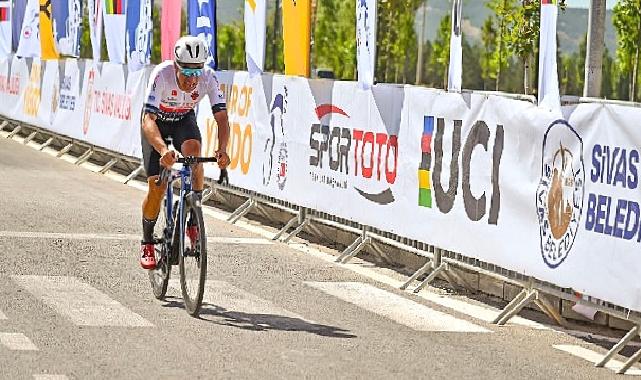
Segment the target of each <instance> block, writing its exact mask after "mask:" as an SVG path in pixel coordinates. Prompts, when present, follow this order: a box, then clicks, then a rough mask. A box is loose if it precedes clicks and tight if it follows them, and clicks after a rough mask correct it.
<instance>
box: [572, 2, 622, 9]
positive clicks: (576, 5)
mask: <svg viewBox="0 0 641 380" xmlns="http://www.w3.org/2000/svg"><path fill="white" fill-rule="evenodd" d="M590 1H591V0H566V4H567V5H568V7H572V8H589V7H590ZM617 2H618V0H606V2H605V7H606V8H607V9H612V7H613V6H614V4H616V3H617Z"/></svg>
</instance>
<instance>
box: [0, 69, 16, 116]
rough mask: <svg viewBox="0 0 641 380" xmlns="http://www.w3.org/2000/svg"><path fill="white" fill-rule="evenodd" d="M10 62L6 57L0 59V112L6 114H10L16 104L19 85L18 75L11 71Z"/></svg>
mask: <svg viewBox="0 0 641 380" xmlns="http://www.w3.org/2000/svg"><path fill="white" fill-rule="evenodd" d="M14 59H17V58H15V57H14ZM11 63H12V60H10V59H8V58H4V59H0V97H2V101H1V102H0V113H2V114H3V115H7V116H11V115H12V113H13V109H14V108H15V107H16V106H17V103H18V99H19V97H20V86H21V77H20V75H12V73H11ZM16 73H17V72H16Z"/></svg>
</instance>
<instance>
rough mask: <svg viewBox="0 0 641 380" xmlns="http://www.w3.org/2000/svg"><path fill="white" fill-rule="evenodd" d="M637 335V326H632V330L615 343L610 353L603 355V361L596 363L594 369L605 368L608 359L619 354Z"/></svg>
mask: <svg viewBox="0 0 641 380" xmlns="http://www.w3.org/2000/svg"><path fill="white" fill-rule="evenodd" d="M637 335H639V325H636V326H634V327H633V328H632V330H630V331H628V333H627V334H625V336H624V337H623V339H621V340H620V341H619V343H617V344H616V345H615V346H614V347H612V349H610V351H608V353H607V354H605V356H604V357H603V359H601V361H600V362H598V363H596V364H595V365H594V366H595V367H603V366H605V365H606V363H607V362H609V361H610V359H612V358H613V357H614V355H616V354H618V353H619V352H621V350H622V349H623V347H625V346H626V345H627V344H628V343H630V341H631V340H632V339H634V337H636V336H637Z"/></svg>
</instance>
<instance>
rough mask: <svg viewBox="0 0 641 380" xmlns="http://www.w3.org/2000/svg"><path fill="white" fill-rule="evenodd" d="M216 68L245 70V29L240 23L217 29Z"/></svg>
mask: <svg viewBox="0 0 641 380" xmlns="http://www.w3.org/2000/svg"><path fill="white" fill-rule="evenodd" d="M217 32H218V67H219V68H220V69H225V70H245V66H246V64H247V63H246V60H245V27H244V25H243V24H242V23H241V22H235V23H233V24H228V25H221V26H219V28H218V31H217Z"/></svg>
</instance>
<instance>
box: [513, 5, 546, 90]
mask: <svg viewBox="0 0 641 380" xmlns="http://www.w3.org/2000/svg"><path fill="white" fill-rule="evenodd" d="M540 21H541V11H540V2H539V1H538V0H522V4H521V6H520V7H517V8H516V10H515V11H514V12H512V13H510V14H508V16H507V23H508V25H509V26H510V32H509V34H508V35H507V38H506V43H507V47H508V48H509V50H510V51H511V52H513V53H514V54H515V55H516V56H517V57H518V58H519V59H520V60H521V63H522V64H523V91H524V93H525V94H526V95H527V94H528V93H529V92H530V91H529V90H530V76H529V70H530V58H531V57H532V56H533V55H534V54H535V52H536V51H537V50H538V49H537V48H538V46H537V45H538V41H539V25H540Z"/></svg>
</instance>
